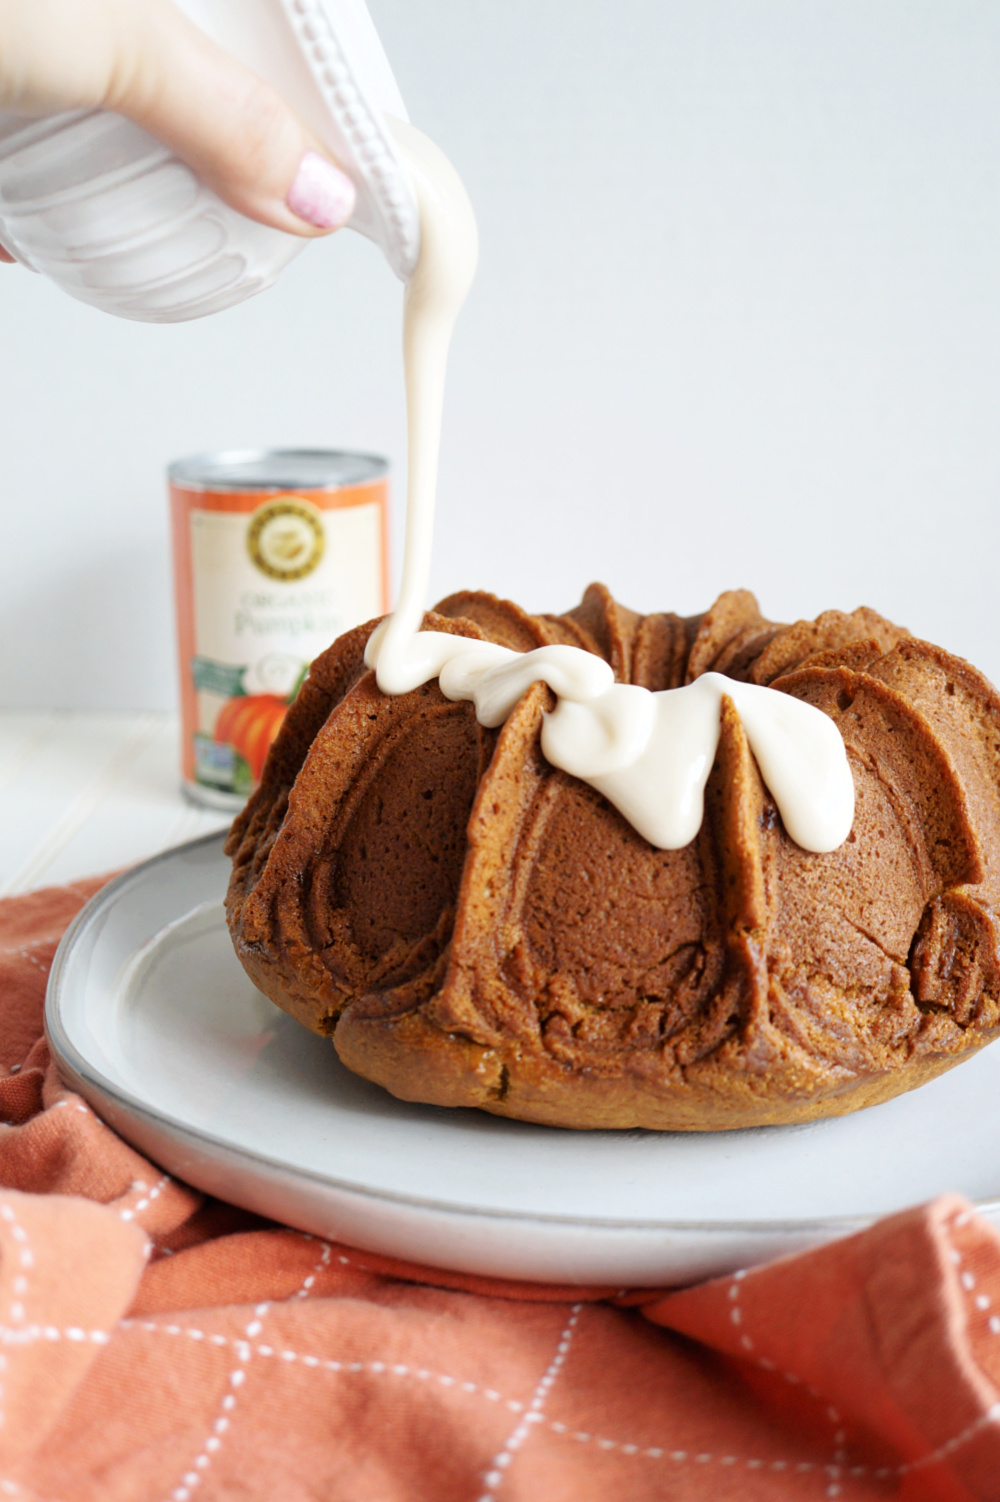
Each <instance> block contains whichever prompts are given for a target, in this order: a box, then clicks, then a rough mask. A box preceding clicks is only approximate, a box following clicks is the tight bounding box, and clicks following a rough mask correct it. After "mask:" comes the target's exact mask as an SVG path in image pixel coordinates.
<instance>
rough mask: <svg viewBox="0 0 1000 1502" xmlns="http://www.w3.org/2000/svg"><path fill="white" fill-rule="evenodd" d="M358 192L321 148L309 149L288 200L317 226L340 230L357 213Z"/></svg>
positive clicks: (301, 217) (294, 208)
mask: <svg viewBox="0 0 1000 1502" xmlns="http://www.w3.org/2000/svg"><path fill="white" fill-rule="evenodd" d="M356 198H357V194H356V192H355V189H354V184H353V183H352V182H351V179H350V178H349V177H348V176H347V173H346V172H341V170H340V168H339V167H335V166H334V165H333V163H332V162H328V161H327V159H326V157H324V156H320V154H319V152H318V151H307V152H306V154H305V156H304V157H303V158H302V161H301V162H300V163H299V170H298V172H297V174H296V177H295V181H294V182H293V183H292V186H291V188H290V189H289V192H288V197H287V198H286V200H285V202H286V203H287V204H288V207H289V208H290V209H291V211H292V213H293V214H297V215H298V216H299V218H300V219H304V220H305V221H306V223H307V224H314V225H315V226H316V228H317V229H339V227H340V226H341V225H342V224H346V223H347V221H348V219H350V217H351V215H352V214H353V213H354V203H355V199H356Z"/></svg>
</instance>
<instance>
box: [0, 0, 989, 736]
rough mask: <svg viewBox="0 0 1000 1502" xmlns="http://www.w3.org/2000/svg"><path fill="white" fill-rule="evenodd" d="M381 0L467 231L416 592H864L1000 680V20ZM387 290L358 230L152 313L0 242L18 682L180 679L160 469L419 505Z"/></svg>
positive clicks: (644, 601) (8, 679)
mask: <svg viewBox="0 0 1000 1502" xmlns="http://www.w3.org/2000/svg"><path fill="white" fill-rule="evenodd" d="M371 9H372V13H373V15H374V18H375V21H376V24H377V25H378V27H379V29H380V31H381V33H382V37H383V41H384V42H385V45H386V50H387V52H388V53H389V56H390V58H391V60H392V62H393V65H394V67H395V70H396V74H397V77H398V79H399V82H400V85H401V88H402V91H403V95H404V98H405V99H406V100H407V103H408V105H409V109H410V113H411V116H412V118H413V120H414V122H415V123H416V124H418V125H419V126H421V128H423V129H424V130H425V131H427V132H428V133H429V134H430V135H432V136H433V137H434V138H435V139H436V140H437V141H438V142H439V143H440V144H441V145H442V146H443V147H444V149H445V150H446V151H447V152H448V154H449V155H450V156H451V157H452V159H453V160H454V162H455V164H456V166H457V167H458V169H459V171H460V172H461V174H462V176H463V177H464V179H465V181H466V184H467V186H468V188H469V191H470V194H471V196H472V199H473V202H474V204H475V206H476V209H477V212H478V215H479V221H480V231H481V236H482V246H483V248H482V260H481V268H480V273H479V277H478V280H477V283H476V286H475V287H474V289H473V293H472V296H471V299H470V303H469V305H468V308H467V310H466V312H465V313H464V315H463V318H462V322H461V324H460V327H459V331H458V335H457V340H456V347H455V351H454V358H453V366H452V373H451V385H450V393H449V398H448V410H447V419H446V431H445V450H444V459H443V477H442V494H441V505H440V524H439V535H438V546H437V557H436V564H435V581H434V587H435V592H436V593H437V594H440V593H444V592H446V591H449V590H452V589H455V588H459V587H464V586H482V587H486V588H491V589H494V590H496V591H497V592H500V593H504V594H509V595H511V596H513V597H515V598H517V599H519V600H520V601H521V602H522V603H524V604H525V605H527V606H528V607H529V608H531V609H538V610H551V609H564V608H566V607H568V606H569V605H571V604H572V603H574V601H575V600H576V598H578V596H579V594H580V592H581V590H582V588H583V586H584V585H585V584H586V583H587V582H588V581H589V580H590V579H591V578H594V577H598V578H603V579H604V580H605V581H606V582H607V583H608V584H609V585H610V586H611V587H612V588H613V589H614V591H615V592H616V593H617V594H618V595H619V597H620V598H621V599H623V600H624V601H625V602H626V603H627V604H629V605H632V606H634V607H637V608H639V609H644V610H652V609H664V608H667V609H671V608H672V609H677V610H680V611H683V612H693V611H696V610H701V609H704V608H705V607H706V606H707V605H708V604H709V603H710V602H711V600H712V599H713V598H714V596H715V594H716V593H717V592H718V591H719V590H721V589H724V588H729V587H734V586H748V587H750V588H753V589H754V590H755V591H756V592H757V593H758V596H759V598H760V600H761V604H762V606H763V608H764V610H765V612H766V613H769V614H770V615H771V616H772V617H774V618H776V619H786V620H791V619H795V618H796V617H797V616H800V615H813V614H815V613H817V612H818V611H820V610H822V609H825V608H829V607H832V606H837V607H841V608H845V609H850V608H853V607H854V606H855V605H857V604H860V603H865V604H870V605H873V606H875V607H876V608H878V609H881V610H882V611H883V612H884V613H886V614H888V615H890V616H892V617H895V618H896V619H897V620H900V621H902V622H903V623H905V624H907V625H909V626H910V628H911V629H913V630H914V631H917V632H918V633H920V634H921V635H925V636H929V637H930V638H932V639H936V640H939V641H941V642H943V643H944V644H945V645H947V646H949V647H951V648H953V649H954V650H956V651H959V652H961V653H963V654H964V655H967V656H970V657H972V658H973V660H975V661H976V662H977V663H978V664H979V665H980V666H981V667H983V668H984V669H985V670H986V671H987V672H988V673H990V674H991V676H993V677H994V678H1000V629H998V624H997V606H996V604H995V599H994V595H995V587H994V576H995V570H996V558H995V555H996V550H997V549H996V544H997V539H998V523H997V520H996V513H997V505H996V503H997V497H998V489H1000V486H998V481H1000V473H998V470H1000V453H998V448H1000V445H998V421H997V415H998V396H1000V390H998V386H1000V380H998V377H1000V171H998V168H1000V7H997V6H996V5H993V4H989V3H987V0H975V3H973V0H947V3H944V0H936V3H928V0H830V3H819V0H752V3H751V0H600V3H597V0H503V3H502V4H499V3H496V0H494V3H490V4H487V3H485V0H421V3H420V4H415V3H414V0H371ZM400 301H401V294H400V288H399V284H398V283H396V282H395V281H394V279H393V277H392V275H391V273H390V272H389V271H388V269H387V268H386V267H385V266H384V265H383V264H382V263H381V262H380V260H379V257H378V253H377V252H376V251H375V249H374V248H373V247H372V246H370V245H369V244H368V243H367V242H366V241H364V240H362V239H360V237H358V236H356V235H353V234H350V233H344V234H341V235H339V236H336V237H335V238H334V240H333V241H331V242H330V243H327V244H323V245H316V246H312V247H311V248H310V249H309V250H308V251H307V252H306V253H305V254H304V255H303V256H302V257H301V258H300V259H299V260H297V261H296V262H294V263H293V264H292V266H291V267H290V268H289V269H288V270H287V271H286V272H285V273H284V276H283V278H282V280H281V281H280V283H279V284H278V286H277V287H276V288H275V289H274V290H272V291H270V292H267V293H265V294H264V295H263V296H261V297H259V298H257V299H255V300H254V301H252V302H250V303H246V304H244V305H243V306H242V307H240V308H237V309H235V310H233V311H230V312H228V313H225V314H222V315H220V316H219V317H217V318H214V319H209V320H207V321H206V322H204V323H197V324H189V325H181V326H177V327H168V328H159V327H147V326H143V325H138V324H128V323H124V322H118V321H115V320H113V319H111V318H108V317H106V316H105V315H102V314H99V313H97V312H94V311H93V310H91V309H89V308H86V307H84V306H82V305H80V304H76V303H74V302H72V301H71V300H69V299H68V298H67V297H65V295H64V294H62V293H60V292H57V291H56V290H55V289H54V288H52V287H51V286H48V285H46V284H44V283H43V282H42V281H41V280H40V279H39V278H37V277H34V276H32V275H30V274H29V273H27V272H25V271H23V270H22V269H20V268H0V508H2V509H0V516H2V521H3V526H2V532H0V539H2V545H0V644H2V650H0V704H2V705H7V706H62V707H101V706H107V707H120V708H167V707H170V706H172V705H173V704H174V702H175V695H176V679H175V669H174V663H173V650H174V648H173V627H172V608H171V600H170V563H169V554H168V549H167V529H166V508H165V497H164V487H163V482H162V470H163V466H164V465H165V463H166V462H167V460H168V459H170V458H172V457H175V456H177V455H180V454H184V453H188V452H191V451H194V450H198V449H203V448H213V447H224V446H242V445H259V444H262V445H283V444H308V445H317V446H331V445H332V446H338V445H339V446H342V447H351V448H361V449H367V450H373V451H375V452H383V453H387V454H388V455H389V456H390V458H391V460H392V462H393V465H394V468H395V470H396V475H397V484H396V510H397V518H398V517H399V515H400V513H401V501H402V483H401V481H402V469H401V466H402V459H403V422H402V388H401V372H400V361H399V355H398V345H399V317H400ZM398 556H399V549H398V546H397V549H396V557H397V559H398Z"/></svg>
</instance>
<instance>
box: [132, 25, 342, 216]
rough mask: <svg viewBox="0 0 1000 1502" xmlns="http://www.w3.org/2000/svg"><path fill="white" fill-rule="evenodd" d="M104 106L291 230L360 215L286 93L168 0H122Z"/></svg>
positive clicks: (250, 211)
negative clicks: (121, 18) (120, 24)
mask: <svg viewBox="0 0 1000 1502" xmlns="http://www.w3.org/2000/svg"><path fill="white" fill-rule="evenodd" d="M122 14H124V15H126V16H127V19H128V22H129V23H130V24H128V26H127V27H123V29H122V31H120V32H119V34H118V49H117V50H118V57H117V62H116V66H115V68H114V69H113V71H112V74H111V76H110V79H109V83H108V89H107V95H106V97H105V98H104V100H103V101H102V102H103V103H104V105H105V106H106V107H107V108H109V109H113V110H116V111H118V112H119V113H120V114H123V115H127V116H128V117H129V118H130V119H132V120H134V121H136V123H137V124H139V125H142V126H143V127H144V128H145V129H146V130H148V131H150V132H151V134H153V135H155V136H157V137H159V139H160V140H161V141H163V142H165V144H166V145H168V146H169V147H171V149H172V150H173V151H174V152H176V154H177V155H178V156H179V157H180V158H181V159H182V160H183V161H185V162H187V164H188V165H189V166H190V167H192V168H193V169H194V171H195V172H196V173H197V174H198V176H199V177H200V178H201V179H202V181H203V182H205V183H207V184H208V186H209V187H210V188H212V189H214V191H215V192H216V193H217V194H218V195H219V197H220V198H222V199H224V200H225V202H226V203H229V204H231V205H232V207H233V208H235V209H238V210H239V211H240V212H241V213H243V214H247V215H248V216H249V217H250V218H251V219H258V220H260V221H261V222H262V223H264V224H272V225H274V226H275V227H276V228H278V229H283V230H288V231H290V232H291V233H292V234H299V235H317V234H324V233H326V232H328V231H329V230H332V229H337V228H338V227H339V226H340V225H342V224H345V223H346V222H347V220H348V219H349V218H350V216H351V214H352V213H353V210H354V203H355V189H354V184H353V182H352V181H351V179H350V178H349V177H348V176H347V174H346V173H345V172H342V171H341V170H340V168H339V167H338V166H336V164H335V163H334V162H332V161H331V160H330V158H329V156H328V154H327V153H326V152H325V150H324V149H323V147H322V146H321V145H320V144H319V142H318V141H316V139H315V137H313V136H312V134H311V133H310V132H309V131H308V130H307V129H306V127H305V125H304V124H303V123H302V121H301V120H299V118H298V117H297V115H295V114H294V112H293V111H292V110H291V109H290V108H289V107H288V105H287V104H286V103H285V102H284V100H283V99H282V98H281V96H280V95H279V94H278V93H277V92H276V91H275V90H274V89H272V88H271V86H270V85H269V84H267V83H265V82H264V81H263V80H262V79H260V78H258V77H256V75H255V74H253V73H251V72H250V70H249V69H247V68H245V67H244V66H243V65H242V64H241V63H238V62H236V61H235V59H233V58H231V57H230V56H229V55H228V54H227V53H226V52H224V51H223V50H222V49H221V48H220V47H218V46H216V44H215V43H214V42H212V41H211V40H210V39H209V38H208V37H207V36H205V34H204V33H203V32H201V31H200V30H199V29H198V28H197V27H196V26H194V25H193V23H191V22H190V21H188V20H187V18H186V17H185V16H184V15H183V14H182V13H181V12H180V11H179V10H178V9H177V8H176V6H174V5H173V4H172V3H170V0H143V3H142V4H139V3H138V0H126V4H125V5H124V6H123V7H122Z"/></svg>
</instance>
